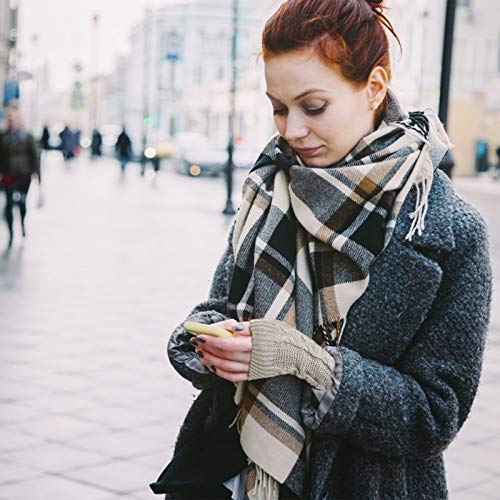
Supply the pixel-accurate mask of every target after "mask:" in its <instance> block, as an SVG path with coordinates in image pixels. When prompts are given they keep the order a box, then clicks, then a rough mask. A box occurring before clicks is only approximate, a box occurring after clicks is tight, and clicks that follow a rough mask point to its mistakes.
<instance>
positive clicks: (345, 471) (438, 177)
mask: <svg viewBox="0 0 500 500" xmlns="http://www.w3.org/2000/svg"><path fill="white" fill-rule="evenodd" d="M414 204H415V193H414V190H412V192H410V194H409V196H408V198H407V200H406V201H405V203H404V205H403V208H402V210H401V213H400V215H399V218H398V221H397V223H396V227H395V231H394V235H393V238H392V240H391V241H390V243H389V245H388V246H387V248H386V249H385V250H384V251H383V253H382V254H381V255H380V256H379V257H378V258H377V260H376V261H375V262H374V263H373V265H372V268H371V274H370V282H369V285H368V288H367V290H366V292H365V294H364V295H363V296H362V297H361V298H360V299H359V300H358V302H356V303H355V304H354V306H353V307H352V308H351V310H350V312H349V315H348V318H347V326H346V329H345V331H344V335H343V338H342V343H341V345H340V347H339V348H338V349H339V351H338V352H339V353H340V356H341V358H342V365H343V370H342V379H341V382H340V384H339V387H338V392H337V394H336V397H335V399H334V401H333V403H332V404H331V406H330V408H329V410H328V412H327V413H326V415H324V417H323V418H322V420H321V423H320V425H319V426H318V428H317V429H316V430H314V432H313V440H312V449H311V455H310V460H309V474H308V476H309V477H308V484H307V486H306V494H305V496H304V498H307V499H311V500H320V499H321V500H323V499H328V500H340V499H356V500H358V499H359V500H361V499H363V500H368V499H369V500H376V499H384V500H389V499H394V500H395V499H398V500H410V499H411V500H425V499H428V500H438V499H445V498H447V496H448V493H447V487H446V479H445V467H444V462H443V451H444V450H445V449H446V447H447V446H448V445H449V444H450V443H451V442H452V441H453V439H454V438H455V436H456V435H457V433H458V431H459V430H460V428H461V427H462V425H463V423H464V422H465V420H466V418H467V415H468V414H469V411H470V409H471V405H472V402H473V400H474V396H475V394H476V391H477V387H478V384H479V377H480V373H481V364H482V356H483V348H484V343H485V334H486V330H487V325H488V319H489V309H490V297H491V273H490V264H489V257H488V245H487V235H486V227H485V223H484V222H483V219H482V218H481V216H480V215H479V213H478V212H477V211H476V210H475V209H474V208H473V207H471V206H470V205H469V204H467V203H466V202H464V201H463V200H462V199H461V198H460V197H459V196H458V195H457V194H456V193H455V192H454V190H453V187H452V185H451V183H450V182H449V180H448V179H447V178H446V177H445V175H444V174H442V172H439V171H437V172H436V174H435V177H434V182H433V185H432V189H431V192H430V198H429V209H428V213H427V216H426V220H425V230H424V232H423V234H422V235H421V236H415V237H414V239H413V241H411V242H410V241H405V236H406V234H407V232H408V228H409V224H410V219H409V217H408V215H409V214H410V212H411V211H412V209H413V207H414ZM232 266H233V260H232V249H231V247H230V245H229V247H228V248H227V250H226V252H225V254H224V255H223V257H222V259H221V261H220V263H219V265H218V267H217V270H216V272H215V276H214V279H213V283H212V288H211V291H210V296H209V299H208V300H207V301H205V302H203V303H201V304H199V305H197V306H196V307H195V308H194V310H193V311H192V313H191V314H190V316H189V318H190V319H194V320H197V321H200V322H204V323H213V322H216V321H220V320H223V319H226V318H227V295H228V285H229V282H230V276H231V269H232ZM189 338H190V335H188V334H187V333H186V332H185V331H184V330H183V329H182V328H181V327H179V328H177V329H176V330H175V331H174V333H173V334H172V336H171V338H170V342H169V346H168V351H169V357H170V360H171V362H172V364H173V366H174V367H175V368H176V370H177V371H178V372H179V373H180V374H181V375H182V376H183V377H185V378H187V379H189V380H191V381H192V383H193V384H194V386H195V387H197V388H199V389H202V391H201V393H200V395H199V396H198V398H197V400H196V401H195V402H194V403H193V406H192V407H191V409H190V411H189V413H188V415H187V417H186V419H185V422H184V424H183V426H182V429H181V431H180V434H179V437H178V440H177V445H176V449H179V448H180V447H182V445H183V443H184V442H186V440H187V439H192V438H193V437H194V436H196V433H199V432H201V430H202V429H204V430H205V431H206V430H210V428H211V426H213V425H215V424H216V422H217V420H218V419H219V418H220V417H221V415H223V414H224V411H227V408H228V404H230V403H229V402H230V401H231V396H232V393H233V390H234V388H233V386H232V384H229V383H228V382H225V381H224V380H222V379H220V378H218V377H217V376H216V375H214V374H211V373H209V372H207V370H205V369H204V367H203V365H201V363H199V361H198V360H197V358H196V356H195V355H194V352H193V347H192V346H191V345H190V344H189V342H188V341H189Z"/></svg>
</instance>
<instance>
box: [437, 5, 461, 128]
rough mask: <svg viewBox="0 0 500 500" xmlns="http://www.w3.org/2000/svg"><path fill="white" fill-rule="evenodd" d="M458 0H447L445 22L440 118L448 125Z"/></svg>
mask: <svg viewBox="0 0 500 500" xmlns="http://www.w3.org/2000/svg"><path fill="white" fill-rule="evenodd" d="M456 9H457V0H446V16H445V23H444V40H443V59H442V64H441V85H440V89H441V91H440V93H439V119H440V120H441V121H442V122H443V124H444V126H445V127H446V125H447V121H448V103H449V99H450V79H451V60H452V53H453V32H454V29H455V12H456Z"/></svg>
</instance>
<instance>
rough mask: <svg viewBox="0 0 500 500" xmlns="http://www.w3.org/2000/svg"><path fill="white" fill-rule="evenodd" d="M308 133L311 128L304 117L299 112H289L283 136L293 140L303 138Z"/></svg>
mask: <svg viewBox="0 0 500 500" xmlns="http://www.w3.org/2000/svg"><path fill="white" fill-rule="evenodd" d="M308 133H309V129H308V127H307V125H306V123H305V122H304V119H303V117H301V116H300V114H298V113H289V114H288V117H287V121H286V126H285V133H284V134H283V137H284V138H285V139H286V140H287V141H289V142H293V141H296V140H298V139H303V138H304V137H306V136H307V134H308Z"/></svg>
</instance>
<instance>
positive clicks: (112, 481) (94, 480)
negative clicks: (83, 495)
mask: <svg viewBox="0 0 500 500" xmlns="http://www.w3.org/2000/svg"><path fill="white" fill-rule="evenodd" d="M64 477H67V478H70V479H76V480H80V481H82V482H85V483H88V484H91V485H93V486H96V487H99V488H103V489H107V490H112V491H114V492H115V493H119V494H126V493H131V492H135V491H142V490H146V487H147V485H148V484H149V483H150V482H152V481H154V480H155V479H156V477H155V475H154V472H153V471H152V470H151V469H150V468H148V467H146V466H145V465H142V464H139V463H136V462H132V461H128V460H126V461H114V462H112V463H109V464H105V465H99V466H96V467H85V468H81V469H78V470H74V471H70V472H67V473H65V474H64ZM153 498H154V497H153Z"/></svg>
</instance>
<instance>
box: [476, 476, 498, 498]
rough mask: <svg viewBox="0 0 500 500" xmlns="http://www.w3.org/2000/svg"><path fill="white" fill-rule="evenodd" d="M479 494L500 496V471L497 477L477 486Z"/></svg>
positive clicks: (493, 496) (491, 496) (490, 496)
mask: <svg viewBox="0 0 500 500" xmlns="http://www.w3.org/2000/svg"><path fill="white" fill-rule="evenodd" d="M475 491H477V492H478V493H479V494H482V495H486V496H487V497H489V498H495V499H497V500H498V498H500V473H499V474H498V475H497V477H496V478H495V479H492V480H491V481H487V482H484V483H482V484H481V485H479V486H478V487H477V488H475Z"/></svg>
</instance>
